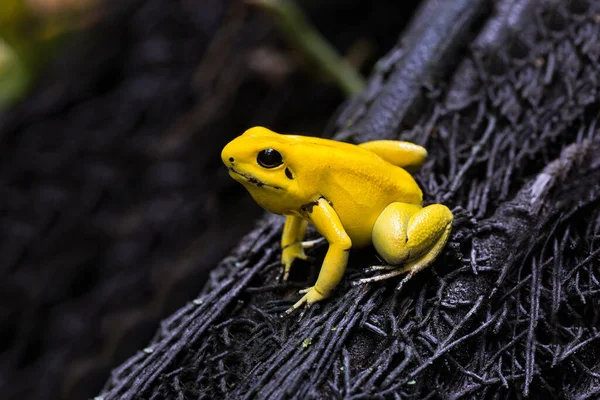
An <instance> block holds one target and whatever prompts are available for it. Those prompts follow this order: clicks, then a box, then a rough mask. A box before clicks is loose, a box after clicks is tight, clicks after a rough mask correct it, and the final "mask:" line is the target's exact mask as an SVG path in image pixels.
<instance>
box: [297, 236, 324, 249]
mask: <svg viewBox="0 0 600 400" xmlns="http://www.w3.org/2000/svg"><path fill="white" fill-rule="evenodd" d="M325 242H326V240H325V238H324V237H320V238H318V239H315V240H306V241H304V242H302V248H304V249H310V248H312V247H315V246H316V245H318V244H320V243H325Z"/></svg>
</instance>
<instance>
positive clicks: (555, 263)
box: [102, 0, 600, 399]
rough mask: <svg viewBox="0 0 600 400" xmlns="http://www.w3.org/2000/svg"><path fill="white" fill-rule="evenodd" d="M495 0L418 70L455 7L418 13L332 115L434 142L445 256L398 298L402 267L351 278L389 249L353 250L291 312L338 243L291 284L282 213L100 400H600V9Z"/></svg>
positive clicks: (356, 133)
mask: <svg viewBox="0 0 600 400" xmlns="http://www.w3.org/2000/svg"><path fill="white" fill-rule="evenodd" d="M476 3H477V2H472V4H476ZM431 4H433V5H435V4H439V2H436V1H432V2H431ZM431 4H430V5H431ZM457 4H458V2H457ZM461 4H462V3H461ZM465 4H466V3H465ZM481 4H484V5H485V4H487V6H488V7H487V8H485V9H482V13H476V12H473V13H472V14H470V15H471V16H470V18H467V19H465V20H460V23H461V24H465V26H464V28H465V30H462V29H458V30H456V32H459V33H460V32H462V33H463V34H465V33H464V32H466V36H463V35H462V34H461V35H458V36H456V40H461V42H460V44H462V46H447V47H445V48H446V49H447V50H448V53H447V54H446V55H445V57H449V58H448V59H446V58H444V59H439V58H435V57H434V55H435V54H434V53H435V52H433V53H432V52H424V53H419V54H422V55H423V57H424V59H421V62H420V63H416V64H414V63H410V62H408V61H409V60H410V59H411V58H410V57H416V56H415V53H414V51H417V52H418V51H419V49H420V46H427V45H428V44H431V43H432V42H429V41H428V40H431V37H432V36H430V31H428V29H432V30H435V29H436V28H437V27H439V26H442V25H443V24H444V23H447V22H448V21H447V20H445V19H444V18H451V17H453V16H454V17H455V16H456V15H454V14H453V12H452V10H440V9H439V8H436V7H435V6H428V5H426V6H425V11H423V13H424V14H422V15H421V16H420V17H418V18H417V20H416V21H419V23H422V22H423V21H430V22H431V24H430V26H428V27H427V28H424V30H423V31H420V32H415V31H412V30H410V29H409V31H408V33H407V34H406V35H407V36H406V38H407V39H406V41H403V40H401V41H400V43H399V44H398V47H397V48H395V49H394V50H392V51H391V52H390V53H389V54H388V56H386V57H385V58H384V59H383V60H382V61H381V62H380V68H379V70H378V71H377V72H376V73H375V74H374V75H373V76H372V77H371V79H370V85H369V88H368V89H367V91H366V92H365V93H364V94H362V95H361V96H359V97H358V98H356V99H355V100H354V101H352V102H351V103H350V104H348V105H347V107H346V108H345V109H344V110H343V111H342V112H341V114H340V115H339V117H338V118H337V120H336V121H334V122H333V123H332V124H331V125H330V127H331V131H332V132H338V135H339V136H338V138H344V139H348V140H351V141H356V142H360V141H363V140H366V139H373V138H379V137H386V138H389V137H393V138H400V139H403V140H410V141H414V142H416V143H419V144H421V145H423V146H425V147H427V149H428V150H429V159H428V162H427V163H426V165H425V166H424V167H423V168H422V170H421V171H420V172H419V173H418V174H417V178H418V181H419V182H420V184H421V186H422V188H423V189H424V192H425V199H426V202H428V203H433V202H442V203H444V204H447V205H448V206H449V207H451V208H452V209H453V211H454V213H455V215H456V220H455V224H454V230H453V234H452V238H451V240H450V242H449V244H448V246H447V248H446V251H445V252H444V254H443V256H441V257H440V258H439V259H438V260H437V261H436V262H435V264H434V265H433V267H432V268H430V269H429V270H427V271H424V272H422V273H420V274H419V275H418V276H417V277H415V278H413V279H412V280H411V281H410V282H409V283H408V284H407V285H406V286H405V287H404V288H403V290H402V292H400V293H398V292H396V291H395V290H394V287H395V284H397V280H390V281H386V282H381V283H377V284H370V285H365V286H359V287H353V286H351V282H352V281H354V280H356V279H358V278H360V277H362V276H365V273H364V272H363V269H364V267H367V266H369V265H371V264H372V263H374V262H375V261H376V258H375V253H374V251H373V250H372V249H365V250H362V251H358V252H353V253H352V256H351V261H350V266H349V269H348V272H347V274H346V277H345V279H344V281H343V282H342V283H341V285H340V287H339V289H338V290H337V291H336V292H335V295H334V296H333V297H332V298H331V299H330V300H328V301H326V302H323V303H320V304H317V305H315V306H314V307H312V308H311V309H310V310H309V311H307V312H306V313H305V314H304V315H303V316H302V317H300V316H299V315H294V316H293V317H288V318H281V317H280V314H281V313H282V311H284V310H285V309H286V308H288V307H289V306H290V305H291V304H292V303H293V301H295V299H297V296H296V294H295V290H297V289H298V288H299V287H303V286H307V285H309V284H310V283H312V282H313V281H314V279H315V276H316V273H317V272H318V268H319V266H320V261H321V260H322V257H323V254H324V251H325V247H324V246H322V247H320V248H317V249H315V250H314V251H311V252H310V255H311V256H313V257H314V261H312V262H310V263H303V264H298V265H295V268H294V271H293V272H294V275H293V276H292V281H293V283H292V284H289V285H279V284H278V283H277V276H278V274H279V268H280V265H279V249H278V240H279V235H280V234H281V227H282V219H281V218H280V217H274V216H273V217H265V218H264V219H263V220H262V221H259V223H258V225H257V228H256V229H255V230H254V231H252V232H251V233H250V234H249V235H248V236H247V237H246V238H245V239H244V240H243V241H242V242H241V244H240V245H239V246H238V247H237V248H236V249H235V251H234V252H233V253H232V254H231V255H230V256H229V257H227V258H226V259H225V260H223V261H222V262H221V263H220V264H219V265H218V266H217V267H216V268H215V269H214V270H213V271H212V272H211V275H210V280H209V282H208V284H207V285H206V287H205V288H204V289H203V290H202V292H201V293H200V295H199V296H198V297H197V298H196V299H195V300H194V301H193V302H190V303H189V304H188V305H187V306H185V307H183V308H181V309H180V310H179V311H177V312H175V313H174V314H173V315H172V316H171V317H169V318H167V319H166V320H164V321H163V323H162V327H161V329H160V330H159V331H158V332H157V334H156V336H155V337H154V339H153V340H152V341H151V343H150V344H149V345H148V347H147V348H146V349H145V350H144V351H140V352H139V353H138V354H137V355H136V356H134V357H133V358H131V359H130V360H129V361H127V362H126V363H124V364H123V365H121V366H120V367H119V368H117V369H116V370H115V371H113V374H112V377H111V379H110V380H109V381H108V382H107V384H106V387H105V389H104V391H103V393H102V397H103V398H104V399H128V398H150V399H159V398H198V397H199V398H265V399H266V398H298V399H303V398H394V397H395V398H415V399H421V398H478V399H480V398H519V397H525V396H531V397H532V398H542V397H548V398H578V399H584V398H589V399H594V398H597V397H598V396H600V362H599V361H598V360H600V354H599V351H598V349H599V348H600V346H599V343H600V328H599V327H600V250H599V249H600V247H599V246H600V207H599V206H600V156H599V154H600V133H599V132H598V129H597V123H598V118H599V114H598V106H599V103H600V102H599V100H600V99H599V97H598V91H599V89H600V82H599V81H598V72H599V71H598V69H599V67H600V65H599V57H600V19H599V15H600V8H599V5H598V3H597V2H593V1H583V0H582V1H570V2H563V1H545V2H536V1H509V0H506V1H499V2H496V3H494V4H493V6H492V5H490V4H488V3H481ZM442 8H443V7H442ZM447 11H448V12H447ZM445 12H446V13H445ZM427 13H429V14H427ZM438 13H441V14H438ZM444 13H445V14H444ZM439 15H445V17H440V19H436V18H435V17H436V16H439ZM432 35H433V34H432ZM459 36H460V37H461V39H459ZM433 37H434V38H435V35H433ZM409 39H410V40H409ZM453 40H454V39H453ZM434 42H435V40H434ZM436 43H438V45H439V43H440V42H439V41H438V42H436ZM407 49H408V50H407ZM411 49H412V50H411ZM417 58H418V57H417ZM448 60H451V62H448ZM440 63H441V64H440ZM411 68H414V69H415V70H411ZM408 76H412V77H414V79H417V81H416V82H412V84H413V85H414V87H416V88H419V90H418V91H415V90H414V88H413V89H412V90H411V91H409V92H406V91H405V88H406V79H407V78H406V77H408ZM396 93H400V94H401V95H398V96H397V97H395V94H396ZM407 93H408V94H407ZM388 99H393V100H391V101H388ZM402 110H410V112H409V113H407V112H404V111H402ZM313 235H314V232H313Z"/></svg>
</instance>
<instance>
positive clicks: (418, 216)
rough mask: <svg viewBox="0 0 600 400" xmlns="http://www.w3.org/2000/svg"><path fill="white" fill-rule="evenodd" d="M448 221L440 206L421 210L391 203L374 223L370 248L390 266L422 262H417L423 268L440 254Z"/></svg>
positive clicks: (446, 237)
mask: <svg viewBox="0 0 600 400" xmlns="http://www.w3.org/2000/svg"><path fill="white" fill-rule="evenodd" d="M452 220H453V216H452V212H451V211H450V210H449V209H448V207H446V206H444V205H441V204H432V205H430V206H427V207H425V208H421V207H419V206H417V205H414V204H406V203H400V202H396V203H392V204H390V205H389V206H387V207H386V208H385V209H384V210H383V212H382V213H381V215H380V216H379V218H378V219H377V222H375V226H374V227H373V245H374V246H375V249H376V250H377V253H379V255H381V256H382V257H383V258H384V259H385V260H386V261H387V262H388V263H390V264H395V265H398V264H403V263H406V262H408V261H413V260H416V259H418V258H423V260H422V261H425V263H422V262H419V266H420V268H423V267H424V266H426V265H427V264H429V263H430V262H431V261H433V260H434V259H435V257H437V255H438V254H439V253H440V252H441V251H442V249H443V247H444V245H445V244H446V241H447V239H448V236H449V235H450V229H451V227H452ZM423 264H424V265H423ZM420 268H419V269H420Z"/></svg>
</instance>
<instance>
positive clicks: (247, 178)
mask: <svg viewBox="0 0 600 400" xmlns="http://www.w3.org/2000/svg"><path fill="white" fill-rule="evenodd" d="M229 172H233V173H234V174H236V175H239V176H241V177H242V178H243V179H244V180H245V181H246V182H248V183H251V184H253V185H256V186H257V187H259V188H262V187H265V186H266V187H270V188H273V189H275V190H281V188H280V187H279V186H274V185H269V184H268V183H264V182H261V181H259V180H258V179H256V178H255V177H253V176H251V175H246V174H242V173H241V172H238V171H236V170H235V169H233V168H232V167H229Z"/></svg>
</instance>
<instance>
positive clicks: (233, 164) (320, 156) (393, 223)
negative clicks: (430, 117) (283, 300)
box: [221, 127, 453, 313]
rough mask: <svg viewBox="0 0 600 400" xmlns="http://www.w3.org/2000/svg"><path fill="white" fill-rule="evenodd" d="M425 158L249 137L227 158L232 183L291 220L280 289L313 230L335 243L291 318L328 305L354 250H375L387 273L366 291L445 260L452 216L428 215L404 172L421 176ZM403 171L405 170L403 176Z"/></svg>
mask: <svg viewBox="0 0 600 400" xmlns="http://www.w3.org/2000/svg"><path fill="white" fill-rule="evenodd" d="M426 157H427V151H426V150H425V149H424V148H423V147H421V146H418V145H416V144H413V143H408V142H401V141H395V140H377V141H372V142H367V143H362V144H359V145H353V144H349V143H343V142H337V141H335V140H329V139H321V138H315V137H309V136H297V135H281V134H278V133H275V132H273V131H270V130H268V129H266V128H263V127H254V128H251V129H248V130H247V131H246V132H244V133H243V134H242V135H241V136H239V137H237V138H235V139H234V140H232V141H231V142H229V143H228V144H227V146H225V148H224V149H223V152H222V153H221V158H222V159H223V162H224V163H225V165H226V166H227V168H228V169H229V175H230V176H231V177H232V178H233V179H235V180H236V181H238V182H240V183H241V184H242V185H244V187H245V188H246V189H247V190H248V192H250V195H252V197H253V198H254V200H255V201H256V202H257V203H258V204H259V205H260V206H262V207H263V208H265V209H266V210H268V211H271V212H273V213H276V214H281V215H285V216H286V217H287V219H286V221H285V225H284V227H283V235H282V238H281V247H282V254H281V262H282V264H283V279H284V280H287V278H288V274H289V271H290V267H291V266H292V263H293V262H294V260H295V259H297V258H300V259H306V255H305V254H304V249H305V248H307V247H309V246H310V245H311V244H312V243H313V242H303V238H304V234H305V232H306V228H307V224H308V223H311V224H312V225H313V226H314V227H315V228H316V230H317V231H318V232H319V233H320V234H321V235H323V237H324V238H325V239H326V240H327V242H329V248H328V250H327V254H326V255H325V259H324V260H323V265H322V266H321V271H320V273H319V277H318V279H317V282H316V283H315V285H314V286H312V287H310V288H307V289H305V290H301V291H300V293H301V294H304V296H303V297H302V298H301V299H300V300H299V301H298V302H297V303H296V304H294V305H293V306H292V308H290V309H289V310H288V311H287V312H288V313H289V312H291V311H293V310H294V309H297V308H298V307H300V306H301V305H303V304H305V305H306V306H307V307H309V306H310V305H312V304H313V303H315V302H318V301H321V300H323V299H326V298H327V297H329V296H330V295H331V293H332V292H333V290H334V289H335V287H336V286H337V285H338V283H339V282H340V280H341V279H342V276H343V274H344V271H345V269H346V264H347V263H348V256H349V252H350V249H351V248H352V247H363V246H368V245H370V244H371V243H372V244H373V245H374V247H375V249H376V250H377V252H378V253H379V255H380V256H381V257H382V258H383V259H384V260H385V261H387V262H388V263H389V264H391V266H386V267H380V268H381V269H386V270H390V271H391V272H389V273H387V274H383V275H379V276H376V277H373V278H366V279H361V280H360V281H359V282H361V283H366V282H372V281H375V280H380V279H385V278H389V277H392V276H396V275H400V274H403V273H406V272H408V275H407V276H406V277H405V278H404V279H403V281H402V282H401V284H403V283H404V282H406V281H407V280H408V279H410V278H411V277H412V276H413V275H414V274H415V273H417V272H418V271H420V270H422V269H423V268H425V267H427V266H428V265H429V264H431V262H432V261H433V260H435V258H436V257H437V256H438V255H439V254H440V252H441V251H442V249H443V248H444V245H445V244H446V241H447V240H448V236H450V230H451V228H452V220H453V215H452V212H451V211H450V210H449V209H448V207H446V206H444V205H441V204H432V205H429V206H427V207H422V205H421V204H422V198H423V194H422V192H421V189H420V188H419V186H418V185H417V183H416V182H415V180H414V179H413V177H412V176H411V175H410V174H409V173H408V172H407V171H406V169H411V170H413V169H416V168H418V167H420V166H421V165H422V164H423V162H424V161H425V158H426ZM405 168H406V169H405Z"/></svg>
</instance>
